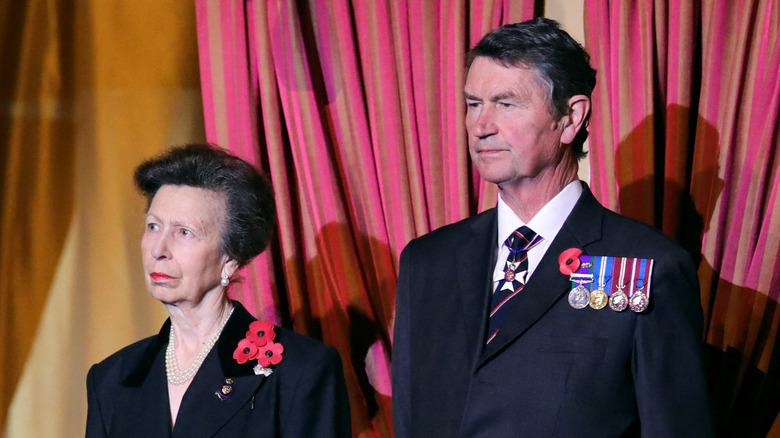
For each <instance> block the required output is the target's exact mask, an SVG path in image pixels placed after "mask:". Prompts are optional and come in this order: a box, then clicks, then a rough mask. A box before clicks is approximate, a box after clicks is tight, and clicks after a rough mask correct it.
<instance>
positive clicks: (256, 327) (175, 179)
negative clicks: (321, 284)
mask: <svg viewBox="0 0 780 438" xmlns="http://www.w3.org/2000/svg"><path fill="white" fill-rule="evenodd" d="M135 183H136V185H137V186H138V189H139V190H140V191H141V193H143V194H144V196H146V198H147V202H148V204H147V212H146V231H145V233H144V236H143V238H142V240H141V251H142V258H143V267H144V273H145V280H146V287H147V289H148V291H149V294H150V295H151V296H152V297H153V298H155V299H157V300H159V301H160V302H162V303H163V304H164V305H165V308H166V309H167V310H168V314H169V316H170V318H169V319H168V320H167V321H166V322H165V324H164V325H163V327H162V329H161V330H160V332H159V334H157V336H152V337H150V338H147V339H144V340H142V341H139V342H136V343H135V344H132V345H130V346H128V347H125V348H124V349H122V350H120V351H119V352H117V353H115V354H113V355H112V356H110V357H109V358H107V359H105V360H104V361H102V362H100V363H98V364H96V365H94V366H93V367H92V368H91V369H90V371H89V375H88V376H87V394H88V405H89V407H88V414H87V437H104V436H106V437H157V436H181V437H233V436H246V437H249V436H258V437H313V436H317V437H349V436H351V431H350V418H349V405H348V399H347V392H346V386H345V383H344V375H343V372H342V368H341V360H340V358H339V356H338V353H337V352H336V350H335V349H334V348H332V347H329V346H325V345H323V344H321V343H319V342H318V341H315V340H313V339H310V338H307V337H305V336H302V335H298V334H295V333H294V332H292V331H289V330H286V329H283V328H279V327H274V326H273V325H272V324H270V323H267V322H259V321H255V318H253V317H252V316H251V315H250V314H249V312H247V311H246V309H244V307H243V306H242V305H241V304H240V303H238V302H234V301H231V300H230V299H229V298H228V294H227V290H228V287H229V286H230V283H231V282H233V281H234V280H235V279H236V277H237V275H238V270H239V269H240V268H241V267H242V266H244V265H246V264H247V263H249V261H250V260H252V258H254V257H255V256H257V255H258V254H260V252H262V250H263V249H264V248H265V246H266V245H267V243H268V239H269V236H270V234H271V231H272V229H273V226H274V215H275V207H274V200H273V193H272V189H271V187H270V184H269V183H268V182H267V180H266V179H265V178H264V177H263V176H262V175H261V174H259V173H258V172H257V170H255V168H254V167H252V166H251V165H250V164H249V163H247V162H245V161H243V160H241V159H239V158H236V157H234V156H232V155H230V154H228V153H226V152H224V151H222V150H220V149H217V148H214V147H211V146H208V145H189V146H184V147H178V148H174V149H172V150H170V151H169V152H167V153H166V154H164V155H162V156H160V157H158V158H155V159H152V160H149V161H147V162H145V163H143V164H141V165H140V166H139V167H138V168H137V169H136V171H135Z"/></svg>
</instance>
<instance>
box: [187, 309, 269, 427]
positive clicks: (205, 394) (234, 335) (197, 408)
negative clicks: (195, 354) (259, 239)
mask: <svg viewBox="0 0 780 438" xmlns="http://www.w3.org/2000/svg"><path fill="white" fill-rule="evenodd" d="M235 306H236V310H235V311H234V312H233V316H232V317H231V318H230V320H229V321H228V323H227V324H226V325H225V329H224V330H223V332H222V335H221V336H220V338H219V341H218V342H217V344H216V347H215V348H214V349H213V350H212V351H211V352H210V353H209V354H208V356H206V360H204V361H203V365H201V368H200V370H198V373H197V374H196V375H195V378H194V379H193V381H192V383H190V387H189V388H187V392H186V393H185V394H184V397H183V398H182V403H181V406H180V408H179V414H178V416H177V418H176V426H175V427H174V428H173V437H174V438H176V437H211V436H214V435H215V434H216V433H217V432H218V431H219V429H221V428H222V427H223V426H224V425H225V424H226V423H227V422H228V421H230V419H231V418H232V417H233V416H234V415H235V414H236V412H237V411H238V410H239V409H241V408H242V407H243V406H246V404H247V403H250V402H251V401H250V399H251V398H252V397H254V395H255V394H256V393H257V391H258V389H259V387H260V385H262V384H263V382H264V381H265V379H266V377H264V376H256V375H255V374H254V372H253V370H252V367H253V366H254V364H255V363H256V362H255V361H250V362H247V363H245V364H239V363H238V362H236V361H235V359H233V351H234V349H235V348H236V346H237V345H238V341H239V340H241V339H243V338H244V336H245V335H246V332H247V329H248V328H249V323H251V322H252V321H254V320H255V319H254V318H253V317H252V315H250V314H249V312H247V311H246V309H244V307H243V306H242V305H241V304H240V303H238V302H235ZM228 379H230V380H228ZM223 386H230V389H231V392H230V394H229V395H230V397H229V398H226V399H225V400H223V399H221V398H220V397H219V396H218V395H217V392H220V391H221V390H222V387H223Z"/></svg>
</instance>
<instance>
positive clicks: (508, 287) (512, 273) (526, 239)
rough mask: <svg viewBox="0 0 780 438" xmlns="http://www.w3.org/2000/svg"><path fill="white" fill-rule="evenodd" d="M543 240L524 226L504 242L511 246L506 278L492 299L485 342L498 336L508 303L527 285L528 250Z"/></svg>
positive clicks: (505, 269)
mask: <svg viewBox="0 0 780 438" xmlns="http://www.w3.org/2000/svg"><path fill="white" fill-rule="evenodd" d="M542 240H543V239H542V236H540V235H538V234H536V233H534V231H533V230H532V229H530V228H528V227H526V226H522V227H520V228H518V229H516V230H515V231H513V232H512V234H511V235H510V236H509V237H508V238H507V239H506V241H505V242H504V245H506V246H507V247H508V248H509V256H508V257H507V259H506V265H505V266H504V278H503V279H501V281H499V282H498V286H496V290H495V291H494V292H493V296H492V298H491V300H490V323H489V324H488V337H487V341H485V343H489V342H490V341H492V340H493V338H495V337H496V335H497V334H498V331H499V329H500V327H501V321H502V319H503V317H504V314H505V310H506V308H507V307H508V306H507V303H508V302H509V300H511V299H512V298H513V297H514V296H515V295H517V294H518V293H520V291H522V290H523V287H525V282H526V280H527V279H528V250H530V249H531V248H533V247H534V246H536V245H538V244H539V242H541V241H542Z"/></svg>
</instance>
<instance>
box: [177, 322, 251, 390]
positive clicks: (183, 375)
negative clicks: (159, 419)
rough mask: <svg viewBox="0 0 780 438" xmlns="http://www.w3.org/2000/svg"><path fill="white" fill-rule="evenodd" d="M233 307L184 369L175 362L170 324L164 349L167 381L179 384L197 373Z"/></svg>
mask: <svg viewBox="0 0 780 438" xmlns="http://www.w3.org/2000/svg"><path fill="white" fill-rule="evenodd" d="M235 309H236V308H235V307H233V308H232V309H230V312H229V313H228V314H227V316H226V317H225V318H224V319H223V320H222V322H221V323H220V324H219V328H217V331H216V333H214V335H213V336H212V337H211V338H209V340H208V341H207V342H206V344H205V345H204V346H203V347H202V348H201V349H200V351H199V352H198V355H197V356H195V360H193V361H192V365H190V366H189V368H187V369H186V370H182V369H181V368H179V364H178V363H177V362H176V346H175V345H174V336H173V326H171V332H170V335H169V336H168V347H167V348H166V349H165V374H166V375H167V377H168V383H170V384H172V385H181V384H183V383H186V382H188V381H189V380H190V379H191V378H192V377H193V376H195V373H197V372H198V369H200V366H201V365H202V364H203V361H204V360H205V359H206V356H207V355H208V354H209V351H211V348H212V347H214V344H216V343H217V339H219V335H220V334H222V329H224V328H225V324H227V321H228V319H230V315H232V314H233V310H235Z"/></svg>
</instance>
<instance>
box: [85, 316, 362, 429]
mask: <svg viewBox="0 0 780 438" xmlns="http://www.w3.org/2000/svg"><path fill="white" fill-rule="evenodd" d="M235 306H236V309H235V311H234V312H233V315H232V316H231V317H230V319H229V320H228V322H227V324H226V325H225V328H224V330H223V332H222V334H221V335H220V338H219V340H218V341H217V344H216V345H215V347H214V348H213V349H212V351H211V352H210V353H209V354H208V356H206V359H205V360H204V362H203V365H201V368H200V370H199V371H198V373H197V374H196V375H195V377H194V378H193V380H192V382H191V383H190V386H189V388H188V389H187V392H186V393H185V394H184V398H183V399H182V402H181V407H180V408H179V413H178V415H177V419H176V427H175V428H173V430H171V416H170V406H169V403H168V390H167V382H166V377H165V346H166V345H167V344H168V333H169V329H170V320H168V321H166V323H165V325H163V327H162V329H161V330H160V333H159V334H158V335H157V336H153V337H150V338H147V339H144V340H142V341H140V342H136V343H135V344H132V345H130V346H128V347H126V348H124V349H122V350H120V351H119V352H117V353H115V354H114V355H112V356H110V357H109V358H107V359H105V360H104V361H102V362H100V363H99V364H96V365H94V366H93V367H92V368H91V369H90V371H89V375H88V377H87V395H88V403H89V409H88V414H87V437H88V438H90V437H188V438H195V437H252V436H257V437H283V438H284V437H314V436H317V437H333V438H336V437H338V438H342V437H351V436H352V434H351V431H350V429H351V425H350V413H349V401H348V399H347V390H346V385H345V383H344V375H343V371H342V368H341V359H340V358H339V355H338V353H337V352H336V350H335V349H334V348H333V347H329V346H325V345H323V344H321V343H319V342H317V341H315V340H313V339H310V338H307V337H305V336H302V335H298V334H296V333H294V332H292V331H290V330H286V329H283V328H278V327H277V328H276V338H275V339H274V341H275V342H279V343H281V344H282V346H283V347H284V353H283V359H282V362H281V363H279V364H278V365H273V366H272V367H271V368H272V370H273V374H271V375H270V376H268V377H265V376H262V375H259V376H257V375H255V374H254V372H253V370H252V367H253V366H254V365H255V364H256V363H257V361H254V360H253V361H250V362H247V363H245V364H243V365H240V364H238V362H236V361H235V359H233V351H234V350H235V348H236V346H237V345H238V341H239V340H241V339H243V338H244V337H245V336H246V332H247V330H248V328H249V323H251V322H252V321H254V320H255V318H254V317H252V315H250V314H249V312H247V311H246V309H244V307H243V306H242V305H241V304H240V303H238V302H236V303H235ZM227 378H230V379H232V380H233V383H232V385H231V386H232V389H233V392H232V398H230V399H229V400H224V401H223V400H220V398H219V397H217V395H216V394H215V392H217V391H220V390H221V388H222V386H223V385H225V379H227Z"/></svg>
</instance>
